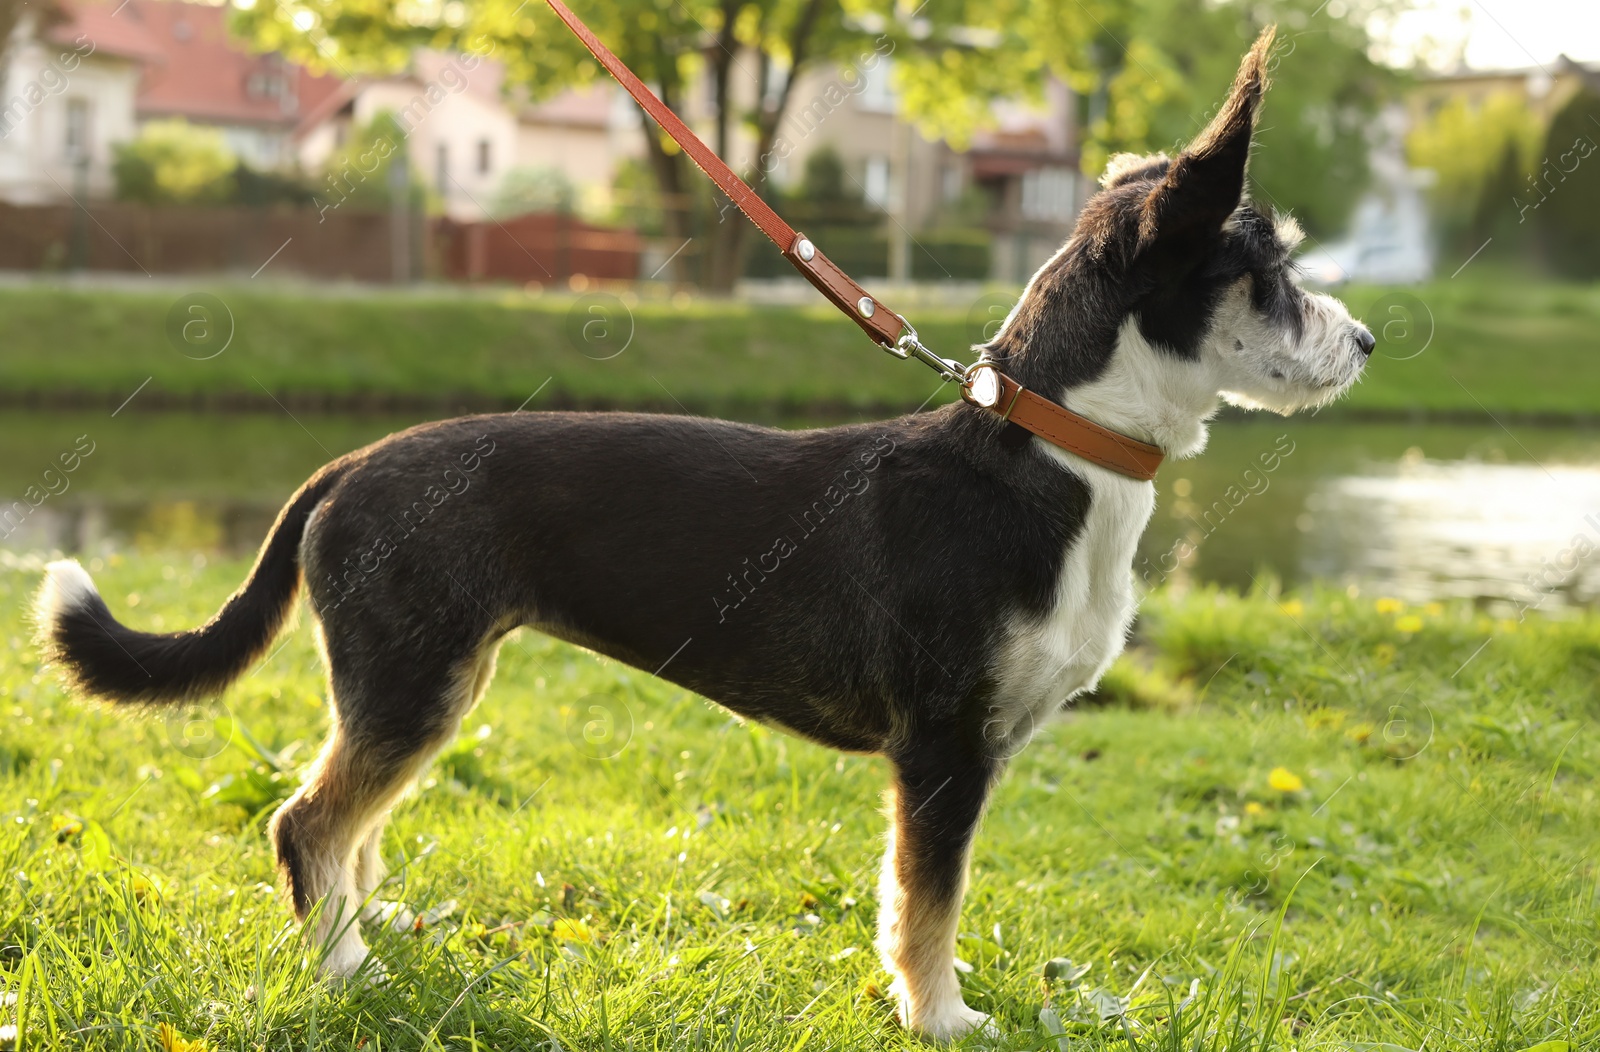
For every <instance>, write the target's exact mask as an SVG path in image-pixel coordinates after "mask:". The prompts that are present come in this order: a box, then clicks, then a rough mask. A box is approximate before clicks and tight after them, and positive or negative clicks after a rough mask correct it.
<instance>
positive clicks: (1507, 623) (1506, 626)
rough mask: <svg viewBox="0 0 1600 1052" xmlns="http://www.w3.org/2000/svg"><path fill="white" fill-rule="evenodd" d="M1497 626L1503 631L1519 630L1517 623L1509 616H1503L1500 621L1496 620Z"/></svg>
mask: <svg viewBox="0 0 1600 1052" xmlns="http://www.w3.org/2000/svg"><path fill="white" fill-rule="evenodd" d="M1495 627H1496V628H1498V629H1499V630H1500V631H1502V632H1507V633H1510V632H1515V631H1516V630H1517V623H1516V622H1515V621H1513V620H1511V619H1510V618H1509V617H1503V618H1501V619H1500V620H1499V621H1496V622H1495Z"/></svg>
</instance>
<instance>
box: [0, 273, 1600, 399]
mask: <svg viewBox="0 0 1600 1052" xmlns="http://www.w3.org/2000/svg"><path fill="white" fill-rule="evenodd" d="M180 287H182V286H175V285H173V284H172V283H171V282H166V283H164V284H163V285H162V286H161V287H160V288H159V289H152V290H150V291H139V290H138V289H137V287H136V286H131V285H129V283H127V282H121V283H118V284H117V285H116V286H110V287H70V286H65V285H50V284H40V283H31V284H23V285H17V284H12V285H8V286H5V287H0V333H4V334H5V353H4V354H3V355H0V404H4V405H6V406H10V407H28V408H40V409H96V410H98V409H101V408H104V409H106V410H107V411H109V410H112V409H119V408H120V407H122V406H124V405H126V406H127V408H128V409H130V410H131V411H134V412H138V411H144V410H151V409H160V408H182V409H209V410H218V411H234V412H236V411H252V410H263V411H273V412H280V411H282V410H283V409H289V410H291V411H293V412H296V413H299V412H318V411H335V412H411V411H421V412H428V413H433V414H437V415H442V414H445V413H451V412H464V411H488V410H506V409H515V408H517V407H518V406H520V405H523V404H524V403H527V404H529V405H537V406H540V407H543V408H639V409H650V410H661V411H667V412H684V411H692V412H700V413H717V414H723V415H728V416H735V417H744V418H748V419H775V418H780V417H785V416H801V415H804V416H811V417H816V418H819V419H827V418H842V417H845V416H849V415H851V414H860V413H869V414H875V415H887V414H891V413H895V412H903V411H908V410H911V409H915V408H917V407H918V406H919V405H923V404H936V403H938V402H940V401H943V400H948V399H949V398H950V397H952V396H953V391H952V390H951V389H950V388H949V387H948V386H944V385H940V384H939V383H938V382H937V381H936V379H935V378H934V377H933V376H932V375H931V374H930V373H928V372H927V371H926V370H924V369H921V368H919V367H916V366H912V365H908V364H905V363H901V362H897V361H895V360H893V359H892V358H890V357H889V356H887V355H885V354H882V353H879V352H876V351H874V350H873V348H872V346H871V345H870V344H869V343H868V342H866V340H865V337H863V336H862V334H861V333H860V332H859V330H857V329H856V328H855V327H854V326H853V325H851V324H849V323H848V322H847V321H845V320H844V319H842V318H840V317H839V316H838V315H837V313H836V312H834V311H833V309H832V308H831V307H828V306H826V305H825V304H822V303H820V302H818V303H815V304H811V305H807V306H795V305H770V304H769V305H753V304H747V303H737V302H728V301H717V300H707V299H695V298H690V297H687V296H678V297H675V298H656V299H649V298H646V299H640V298H639V297H637V296H635V295H634V294H632V293H630V292H627V291H622V292H621V293H613V292H609V291H601V292H591V293H589V294H586V295H576V294H572V293H561V294H555V293H540V294H530V293H528V292H525V291H522V290H502V291H492V290H491V291H482V290H477V291H470V292H461V291H457V290H450V289H437V288H434V289H424V290H417V291H414V292H409V293H401V292H395V291H392V290H390V291H371V290H348V291H339V290H334V291H327V290H323V291H320V292H316V293H311V292H308V291H307V290H303V289H294V288H290V287H273V286H265V285H263V286H252V285H250V284H248V283H235V284H224V285H212V286H210V287H209V289H208V287H207V286H206V284H205V283H203V282H197V283H195V285H194V286H193V290H192V292H175V291H174V290H175V289H176V288H180ZM200 293H204V294H205V295H207V296H209V297H211V298H209V299H203V298H198V297H197V295H196V294H200ZM1013 294H1014V292H1013ZM1343 295H1344V296H1345V298H1346V299H1347V300H1348V301H1349V303H1350V305H1351V307H1352V308H1353V309H1354V310H1355V311H1356V312H1357V313H1358V314H1361V315H1364V316H1366V317H1367V319H1368V321H1369V323H1370V324H1371V325H1372V327H1373V328H1374V330H1375V331H1376V332H1377V333H1378V335H1379V337H1380V345H1379V350H1378V353H1377V354H1376V355H1375V357H1374V359H1373V363H1372V366H1371V367H1370V368H1369V370H1368V373H1367V376H1366V378H1365V379H1364V381H1363V382H1362V383H1361V384H1360V385H1359V386H1358V387H1357V388H1356V389H1355V391H1353V392H1352V393H1351V395H1350V397H1349V398H1347V399H1345V400H1343V401H1342V402H1340V403H1338V404H1337V405H1335V406H1331V407H1329V408H1328V409H1326V410H1324V413H1325V414H1329V415H1339V414H1347V415H1349V416H1350V417H1351V418H1352V419H1396V418H1404V419H1436V420H1448V421H1453V422H1466V421H1469V420H1481V419H1483V416H1484V414H1485V413H1489V414H1493V415H1495V416H1496V417H1499V418H1501V419H1503V420H1505V421H1506V422H1524V423H1554V424H1562V423H1570V422H1575V421H1576V422H1585V421H1594V420H1600V370H1597V369H1595V368H1594V367H1593V356H1594V353H1595V350H1596V346H1595V343H1596V338H1597V337H1596V334H1597V333H1600V286H1572V285H1549V284H1534V283H1529V282H1526V281H1518V280H1517V279H1516V278H1515V277H1514V276H1513V277H1504V276H1498V275H1486V276H1484V277H1481V278H1476V279H1470V280H1469V279H1468V278H1467V277H1465V276H1463V277H1462V278H1458V279H1456V280H1455V281H1449V280H1445V281H1440V282H1435V283H1433V284H1430V285H1426V286H1420V287H1417V288H1414V289H1407V290H1384V289H1350V290H1345V292H1344V293H1343ZM952 298H958V299H960V300H961V302H944V303H941V304H936V305H935V304H927V303H924V304H923V305H921V306H919V307H918V308H917V309H916V311H915V321H916V323H917V325H918V328H919V329H920V331H921V333H922V335H923V338H924V340H925V342H927V343H928V344H929V345H930V346H932V347H935V348H937V349H939V350H941V351H943V352H945V353H947V354H949V355H950V356H952V357H965V356H966V348H967V347H968V346H969V345H970V344H971V343H973V342H974V341H976V340H978V339H981V338H982V334H983V331H984V326H985V325H992V324H993V323H994V321H996V320H997V319H998V318H999V317H1002V316H1003V314H1004V310H1005V306H1006V303H1007V294H1006V293H1004V292H998V291H995V292H990V293H976V292H974V291H973V290H972V289H970V288H968V289H964V290H962V291H961V293H960V294H959V295H957V294H955V293H952ZM968 300H970V302H968ZM135 392H137V394H135ZM530 399H532V401H530Z"/></svg>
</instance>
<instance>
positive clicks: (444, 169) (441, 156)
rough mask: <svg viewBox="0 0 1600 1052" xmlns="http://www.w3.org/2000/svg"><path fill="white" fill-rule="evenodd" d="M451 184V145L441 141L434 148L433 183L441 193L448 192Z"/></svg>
mask: <svg viewBox="0 0 1600 1052" xmlns="http://www.w3.org/2000/svg"><path fill="white" fill-rule="evenodd" d="M449 184H450V147H449V146H448V145H447V144H445V143H440V144H439V145H438V146H436V147H434V149H433V185H434V187H435V188H436V189H437V190H438V191H439V192H440V193H441V194H443V193H446V192H447V191H446V189H445V188H446V187H447V186H448V185H449Z"/></svg>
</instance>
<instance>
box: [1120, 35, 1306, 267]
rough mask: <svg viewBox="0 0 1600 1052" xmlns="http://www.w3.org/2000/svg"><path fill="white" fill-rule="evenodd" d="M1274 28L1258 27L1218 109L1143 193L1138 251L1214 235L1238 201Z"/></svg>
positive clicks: (1263, 86) (1237, 205) (1179, 243)
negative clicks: (1258, 32) (1162, 176)
mask: <svg viewBox="0 0 1600 1052" xmlns="http://www.w3.org/2000/svg"><path fill="white" fill-rule="evenodd" d="M1275 33H1276V29H1275V27H1273V26H1268V27H1267V28H1266V29H1264V30H1262V32H1261V35H1260V36H1259V37H1257V38H1256V42H1255V45H1254V46H1253V47H1251V49H1250V52H1249V54H1247V55H1245V57H1244V61H1243V62H1242V63H1240V65H1239V75H1238V76H1237V77H1235V78H1234V81H1233V90H1232V91H1230V92H1229V93H1228V100H1227V101H1226V102H1224V103H1223V104H1222V109H1221V110H1220V111H1219V112H1218V113H1217V115H1216V117H1214V118H1212V121H1211V123H1210V124H1209V125H1207V126H1206V129H1205V131H1203V132H1201V133H1200V135H1199V136H1198V137H1197V138H1196V139H1195V140H1194V141H1193V142H1191V143H1190V144H1189V146H1188V148H1187V149H1185V150H1184V151H1183V153H1181V154H1179V155H1178V157H1177V159H1176V160H1174V161H1173V162H1172V164H1171V166H1170V167H1169V168H1168V169H1167V174H1166V178H1165V179H1163V180H1162V181H1161V183H1160V185H1158V186H1157V187H1156V188H1155V189H1154V190H1152V191H1150V196H1149V197H1148V198H1146V199H1145V203H1144V212H1143V214H1142V215H1141V216H1140V218H1139V250H1140V252H1141V253H1143V252H1144V251H1145V250H1147V249H1150V248H1152V247H1154V246H1156V245H1159V244H1163V243H1165V244H1172V245H1188V244H1192V243H1193V242H1194V241H1195V239H1198V238H1209V237H1211V236H1214V235H1215V234H1216V233H1217V232H1218V231H1219V230H1221V229H1222V224H1223V223H1225V222H1227V220H1228V217H1229V216H1230V215H1232V214H1233V211H1234V209H1236V208H1238V207H1239V202H1240V201H1241V200H1242V199H1243V197H1244V175H1245V167H1246V165H1247V164H1248V163H1249V161H1250V138H1251V136H1252V135H1253V134H1254V133H1255V127H1256V111H1257V110H1258V109H1260V106H1261V95H1262V93H1263V92H1265V91H1266V89H1267V57H1268V53H1269V52H1270V51H1271V50H1272V39H1273V36H1274V34H1275Z"/></svg>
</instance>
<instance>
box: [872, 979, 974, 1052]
mask: <svg viewBox="0 0 1600 1052" xmlns="http://www.w3.org/2000/svg"><path fill="white" fill-rule="evenodd" d="M889 992H890V994H891V995H892V996H893V997H894V998H895V1001H896V1002H897V1003H898V1006H899V1007H898V1010H897V1011H896V1013H895V1015H896V1017H897V1018H898V1019H899V1020H900V1023H901V1025H902V1026H904V1027H906V1028H907V1029H910V1030H915V1031H916V1032H917V1033H919V1034H921V1035H922V1036H923V1037H926V1038H929V1039H931V1040H934V1041H954V1040H956V1039H957V1038H961V1037H966V1036H967V1035H968V1034H970V1033H973V1032H974V1031H979V1032H981V1033H982V1034H983V1035H984V1036H985V1037H987V1038H991V1039H993V1038H998V1037H999V1036H1000V1031H999V1029H998V1028H997V1027H996V1026H995V1025H994V1023H993V1022H991V1021H990V1019H989V1016H988V1014H987V1013H984V1012H980V1011H978V1010H977V1009H975V1008H968V1007H967V1005H966V1002H965V1001H963V1000H962V999H961V995H960V994H959V993H958V994H954V995H952V996H950V997H947V998H944V999H942V1000H937V1001H934V1000H930V1001H926V1002H923V1003H916V1002H914V1001H913V999H912V998H910V997H908V996H907V994H906V991H905V987H904V985H903V984H902V983H901V982H900V981H899V980H896V981H895V982H894V984H893V985H891V986H890V988H889Z"/></svg>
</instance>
